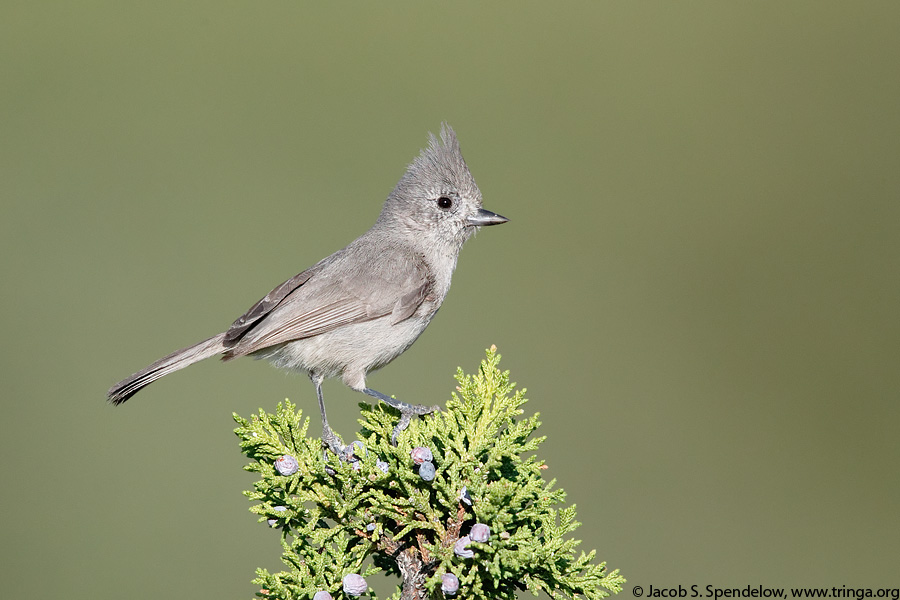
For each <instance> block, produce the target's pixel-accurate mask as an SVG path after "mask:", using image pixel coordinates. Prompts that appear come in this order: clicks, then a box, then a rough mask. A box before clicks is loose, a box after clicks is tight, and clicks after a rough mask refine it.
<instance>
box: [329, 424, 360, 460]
mask: <svg viewBox="0 0 900 600" xmlns="http://www.w3.org/2000/svg"><path fill="white" fill-rule="evenodd" d="M322 447H323V448H325V449H326V450H331V451H332V452H333V453H334V455H335V456H337V457H338V458H340V459H341V460H346V459H345V458H344V457H345V452H346V448H345V446H344V440H342V439H341V437H340V436H339V435H338V434H336V433H335V432H334V431H333V430H332V429H331V427H329V426H328V425H326V426H325V427H323V428H322ZM350 452H351V454H352V452H353V449H352V447H351V449H350Z"/></svg>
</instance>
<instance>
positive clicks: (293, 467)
mask: <svg viewBox="0 0 900 600" xmlns="http://www.w3.org/2000/svg"><path fill="white" fill-rule="evenodd" d="M275 470H276V471H278V472H279V473H281V474H282V475H285V476H287V475H293V474H294V473H296V472H297V471H298V470H300V465H299V464H298V463H297V459H296V458H294V457H293V456H291V455H290V454H285V455H284V456H282V457H281V458H279V459H278V460H276V461H275Z"/></svg>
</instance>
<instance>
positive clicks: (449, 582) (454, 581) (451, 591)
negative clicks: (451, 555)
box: [441, 573, 459, 596]
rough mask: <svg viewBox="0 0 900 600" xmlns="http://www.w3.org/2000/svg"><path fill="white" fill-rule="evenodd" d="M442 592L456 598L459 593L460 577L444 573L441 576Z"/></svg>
mask: <svg viewBox="0 0 900 600" xmlns="http://www.w3.org/2000/svg"><path fill="white" fill-rule="evenodd" d="M441 591H442V592H444V593H445V594H447V595H448V596H455V595H456V592H458V591H459V577H457V576H456V575H454V574H453V573H444V574H443V575H441Z"/></svg>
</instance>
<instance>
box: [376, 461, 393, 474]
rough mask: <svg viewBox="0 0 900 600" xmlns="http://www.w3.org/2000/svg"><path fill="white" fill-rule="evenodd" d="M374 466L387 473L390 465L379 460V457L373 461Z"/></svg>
mask: <svg viewBox="0 0 900 600" xmlns="http://www.w3.org/2000/svg"><path fill="white" fill-rule="evenodd" d="M375 466H376V467H378V468H379V469H380V470H381V472H382V473H387V472H388V471H390V470H391V466H390V465H389V464H387V463H386V462H384V461H383V460H381V459H380V458H379V459H378V460H376V461H375Z"/></svg>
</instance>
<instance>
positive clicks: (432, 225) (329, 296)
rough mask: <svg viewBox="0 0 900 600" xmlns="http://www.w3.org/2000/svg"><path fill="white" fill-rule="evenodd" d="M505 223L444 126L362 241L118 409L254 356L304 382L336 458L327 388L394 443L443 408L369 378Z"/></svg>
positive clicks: (150, 374)
mask: <svg viewBox="0 0 900 600" xmlns="http://www.w3.org/2000/svg"><path fill="white" fill-rule="evenodd" d="M508 221H509V219H507V218H506V217H503V216H501V215H499V214H496V213H494V212H491V211H489V210H486V209H484V208H483V207H482V195H481V191H480V190H479V189H478V186H477V185H476V183H475V179H474V178H473V177H472V174H471V173H470V171H469V168H468V166H467V165H466V161H465V160H464V159H463V156H462V153H461V151H460V146H459V141H458V140H457V137H456V133H455V132H454V131H453V129H452V128H451V127H450V126H449V125H448V124H446V123H443V124H442V125H441V129H440V137H439V138H438V137H436V136H435V135H434V134H431V133H430V134H429V141H428V145H427V147H425V148H424V149H423V150H422V151H421V152H420V154H419V155H418V157H416V158H415V159H414V160H413V161H412V163H410V164H409V165H408V167H407V169H406V171H405V173H404V174H403V176H402V177H401V178H400V180H399V182H398V183H397V185H396V186H395V187H394V189H393V191H391V193H390V194H389V195H388V197H387V199H386V200H385V202H384V205H383V207H382V209H381V213H380V214H379V216H378V218H377V219H376V221H375V224H374V225H373V226H372V227H371V228H370V229H369V230H368V231H366V232H365V233H363V234H362V235H361V236H360V237H358V238H357V239H355V240H354V241H352V242H351V243H350V244H348V245H347V246H346V247H344V248H342V249H341V250H338V251H337V252H335V253H334V254H331V255H330V256H328V257H326V258H324V259H322V260H320V261H319V262H318V263H316V264H314V265H313V266H311V267H309V268H308V269H306V270H305V271H302V272H301V273H299V274H297V275H295V276H293V277H291V278H290V279H288V280H287V281H285V282H284V283H282V284H280V285H278V286H277V287H275V289H273V290H272V291H270V292H269V293H268V294H266V295H265V296H264V297H263V298H262V299H260V300H259V301H258V302H257V303H256V304H254V305H253V306H251V307H250V308H249V309H248V310H247V312H245V313H244V314H243V315H241V316H240V317H239V318H238V319H237V320H235V321H234V322H233V323H232V324H231V326H230V327H229V328H228V329H227V330H225V331H224V332H222V333H219V334H217V335H214V336H212V337H210V338H208V339H206V340H203V341H202V342H199V343H197V344H194V345H192V346H188V347H187V348H183V349H181V350H177V351H175V352H173V353H171V354H169V355H168V356H165V357H163V358H161V359H159V360H157V361H156V362H154V363H152V364H150V365H149V366H147V367H145V368H144V369H141V370H140V371H138V372H137V373H134V374H133V375H131V376H130V377H127V378H126V379H123V380H122V381H120V382H119V383H117V384H115V385H113V386H112V387H111V388H110V389H109V391H108V392H107V399H108V401H109V402H110V403H111V404H113V405H119V404H122V403H123V402H125V401H126V400H128V399H129V398H131V397H132V396H133V395H134V394H135V393H137V392H138V391H140V390H141V389H143V388H144V387H146V386H147V385H149V384H150V383H152V382H154V381H156V380H157V379H159V378H161V377H163V376H165V375H169V374H170V373H173V372H175V371H178V370H180V369H183V368H184V367H187V366H189V365H191V364H194V363H196V362H198V361H201V360H204V359H206V358H210V357H213V356H220V357H221V358H222V360H224V361H231V360H233V359H236V358H239V357H242V356H250V357H253V358H257V359H265V360H268V361H269V362H271V363H272V364H274V365H275V366H276V367H279V368H282V369H287V370H291V371H299V372H304V373H306V374H307V375H308V376H309V378H310V380H311V381H312V383H313V385H314V386H315V391H316V397H317V400H318V404H319V411H320V413H321V416H322V443H323V447H324V448H326V449H330V450H331V451H332V452H333V453H335V454H336V455H338V456H342V457H344V456H348V455H349V454H350V453H352V448H351V447H349V446H344V445H343V442H342V440H341V438H340V436H338V435H337V434H336V433H335V432H334V431H333V430H332V428H331V427H330V426H329V424H328V418H327V416H326V413H325V400H324V397H323V394H322V382H323V381H324V380H325V379H328V378H335V377H340V378H341V380H342V381H343V383H344V384H346V385H347V386H348V387H350V388H351V389H353V390H356V391H358V392H362V393H364V394H366V395H368V396H370V397H373V398H376V399H378V400H380V401H383V402H385V403H386V404H388V405H390V406H392V407H394V408H395V409H397V410H398V411H399V412H400V420H399V422H398V423H397V425H396V427H395V428H394V431H393V433H392V436H391V441H392V443H394V444H396V443H397V436H398V435H399V433H400V432H401V431H403V429H405V428H406V427H407V426H408V425H409V423H410V422H411V419H412V418H413V417H414V416H417V415H426V414H429V413H432V412H434V411H435V410H438V407H437V406H423V405H418V404H407V403H405V402H401V401H399V400H397V399H395V398H393V397H390V396H388V395H386V394H383V393H381V392H378V391H376V390H374V389H372V388H370V387H368V385H367V384H366V375H367V374H368V373H369V372H371V371H373V370H376V369H379V368H381V367H383V366H385V365H387V364H388V363H390V362H391V361H392V360H394V359H395V358H397V357H398V356H400V354H402V353H403V352H405V351H406V350H407V349H408V348H409V347H410V346H411V345H412V344H413V342H415V341H416V339H418V337H419V336H420V335H421V334H422V332H423V331H424V330H425V328H426V327H427V326H428V324H429V323H430V322H431V320H432V319H433V318H434V316H435V314H436V313H437V311H438V309H439V308H440V307H441V304H442V303H443V302H444V298H445V297H446V295H447V292H448V291H449V289H450V281H451V277H452V275H453V271H454V270H455V268H456V263H457V258H458V256H459V252H460V250H461V249H462V246H463V244H464V243H465V242H466V241H467V240H468V239H469V238H470V237H472V235H473V234H474V233H475V232H476V231H477V230H478V229H480V228H481V227H485V226H491V225H499V224H502V223H506V222H508Z"/></svg>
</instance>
